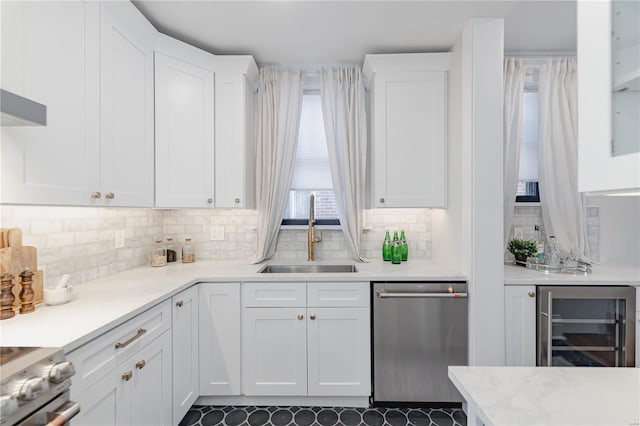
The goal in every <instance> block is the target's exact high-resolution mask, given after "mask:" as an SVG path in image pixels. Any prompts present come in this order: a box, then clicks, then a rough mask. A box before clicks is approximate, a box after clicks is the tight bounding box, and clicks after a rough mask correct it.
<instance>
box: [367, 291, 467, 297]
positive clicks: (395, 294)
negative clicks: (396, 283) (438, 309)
mask: <svg viewBox="0 0 640 426" xmlns="http://www.w3.org/2000/svg"><path fill="white" fill-rule="evenodd" d="M377 293H378V297H379V298H381V299H436V298H437V299H466V297H467V293H464V292H459V293H387V292H386V291H383V290H378V291H377Z"/></svg>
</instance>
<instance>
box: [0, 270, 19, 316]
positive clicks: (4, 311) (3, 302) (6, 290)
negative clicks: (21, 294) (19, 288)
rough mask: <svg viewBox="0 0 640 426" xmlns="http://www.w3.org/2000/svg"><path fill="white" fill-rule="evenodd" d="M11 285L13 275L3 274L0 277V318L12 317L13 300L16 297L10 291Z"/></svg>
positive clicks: (13, 313) (13, 314)
mask: <svg viewBox="0 0 640 426" xmlns="http://www.w3.org/2000/svg"><path fill="white" fill-rule="evenodd" d="M12 287H13V275H11V274H4V275H2V276H1V277H0V320H4V319H9V318H13V317H14V316H15V315H16V313H15V312H14V311H13V302H14V301H15V300H16V297H15V296H14V295H13V292H12V291H11V289H12Z"/></svg>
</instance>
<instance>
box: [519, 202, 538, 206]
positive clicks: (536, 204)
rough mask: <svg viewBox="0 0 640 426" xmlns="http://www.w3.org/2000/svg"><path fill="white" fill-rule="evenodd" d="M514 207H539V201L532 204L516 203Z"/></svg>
mask: <svg viewBox="0 0 640 426" xmlns="http://www.w3.org/2000/svg"><path fill="white" fill-rule="evenodd" d="M516 207H540V201H533V202H530V203H528V202H516Z"/></svg>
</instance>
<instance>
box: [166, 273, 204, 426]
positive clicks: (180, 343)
mask: <svg viewBox="0 0 640 426" xmlns="http://www.w3.org/2000/svg"><path fill="white" fill-rule="evenodd" d="M171 303H172V306H173V308H172V309H173V310H172V314H171V324H172V344H173V345H172V349H173V424H178V423H180V420H182V418H183V417H184V415H185V414H187V411H189V408H191V406H192V405H193V403H194V402H195V401H196V399H197V398H198V395H199V390H198V380H199V375H198V365H199V363H198V321H199V318H198V286H193V287H190V288H188V289H186V290H184V291H182V292H180V293H178V294H176V295H175V296H173V298H172V299H171Z"/></svg>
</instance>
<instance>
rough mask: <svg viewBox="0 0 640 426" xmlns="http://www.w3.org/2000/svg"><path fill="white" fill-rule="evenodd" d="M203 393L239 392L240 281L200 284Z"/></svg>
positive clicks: (200, 360)
mask: <svg viewBox="0 0 640 426" xmlns="http://www.w3.org/2000/svg"><path fill="white" fill-rule="evenodd" d="M198 287H199V290H198V291H199V317H200V319H199V326H198V327H199V341H200V349H199V353H200V356H199V363H200V395H206V396H211V395H240V384H241V382H240V283H200V284H199V285H198Z"/></svg>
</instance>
